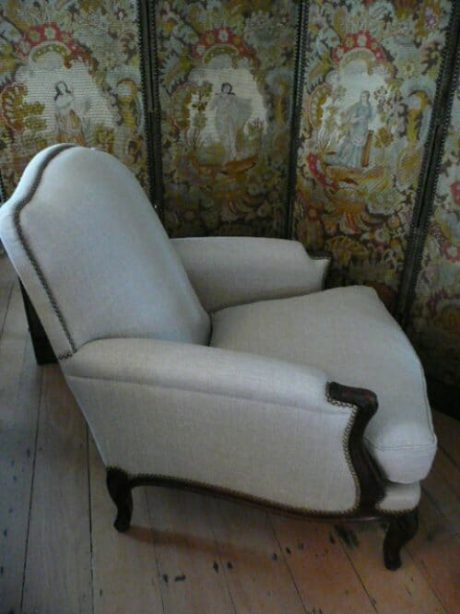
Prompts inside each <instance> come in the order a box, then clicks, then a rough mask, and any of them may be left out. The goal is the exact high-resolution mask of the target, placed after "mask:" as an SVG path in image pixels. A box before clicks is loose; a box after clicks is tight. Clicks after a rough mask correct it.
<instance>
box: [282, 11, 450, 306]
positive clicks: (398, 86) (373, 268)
mask: <svg viewBox="0 0 460 614" xmlns="http://www.w3.org/2000/svg"><path fill="white" fill-rule="evenodd" d="M451 10H452V3H451V2H449V1H448V0H417V1H416V2H408V1H406V0H395V1H394V2H387V1H384V0H376V1H369V0H367V1H364V0H333V1H331V2H321V1H320V0H312V1H311V2H310V9H309V23H308V34H307V43H306V69H305V81H304V93H303V109H302V123H301V129H300V142H299V149H298V173H297V188H296V200H295V204H294V215H293V219H294V235H295V237H296V238H298V239H299V240H301V241H302V242H303V243H304V244H305V245H306V247H307V248H308V249H310V250H326V251H329V252H331V253H332V256H333V266H332V271H331V283H332V284H333V285H343V284H350V283H364V284H369V285H373V286H374V287H375V288H376V290H377V291H378V292H379V294H380V296H381V298H382V299H383V300H384V301H385V303H386V304H387V305H388V306H389V307H390V308H392V307H393V306H394V302H395V298H396V295H397V291H398V287H399V283H400V278H401V273H402V268H403V264H404V257H405V251H406V246H407V238H408V231H409V228H410V223H411V218H412V214H413V210H414V203H415V199H416V194H417V187H418V182H419V174H420V167H421V163H422V158H423V154H424V145H425V143H426V140H427V137H428V134H429V129H430V122H431V115H432V106H433V101H434V98H435V92H436V82H437V79H438V75H439V72H440V67H441V64H442V57H443V50H444V47H445V43H446V33H447V29H448V23H449V17H450V12H451Z"/></svg>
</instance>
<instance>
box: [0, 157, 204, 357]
mask: <svg viewBox="0 0 460 614" xmlns="http://www.w3.org/2000/svg"><path fill="white" fill-rule="evenodd" d="M0 237H1V240H2V242H3V244H4V246H5V249H6V251H7V253H8V255H9V257H10V259H11V261H12V263H13V266H14V267H15V269H16V272H17V273H18V275H19V277H20V279H21V280H22V282H23V284H24V286H25V288H26V290H27V293H28V294H29V296H30V299H31V301H32V303H33V305H34V307H35V309H36V311H37V313H38V316H39V318H40V320H41V322H42V324H43V326H44V328H45V331H46V332H47V334H48V336H49V339H50V342H51V345H52V346H53V349H54V351H55V352H56V354H57V355H58V356H59V357H60V358H62V357H65V356H68V355H71V354H73V353H74V352H75V351H76V350H77V349H78V348H79V347H80V346H81V345H83V344H84V343H86V342H87V341H90V340H93V339H100V338H107V337H152V338H158V339H163V340H171V341H181V342H190V343H199V344H206V343H207V342H208V339H209V334H210V321H209V316H208V314H207V313H206V312H205V311H204V309H203V307H202V306H201V304H200V302H199V300H198V297H197V296H196V294H195V291H194V290H193V288H192V286H191V284H190V282H189V279H188V277H187V274H186V272H185V270H184V268H183V266H182V263H181V262H180V260H179V257H178V256H177V254H176V252H175V250H174V248H173V247H172V245H171V242H170V240H169V238H168V236H167V234H166V232H165V230H164V229H163V226H162V225H161V223H160V221H159V219H158V217H157V215H156V213H155V211H154V210H153V207H152V206H151V204H150V203H149V201H148V199H147V198H146V196H145V194H144V192H143V190H142V188H141V186H140V185H139V183H138V182H137V180H136V179H135V177H134V176H133V175H132V173H131V172H130V171H129V170H128V169H127V168H126V167H125V166H123V164H121V163H120V162H119V161H117V160H116V158H114V157H113V156H110V155H109V154H106V153H103V152H100V151H96V150H94V149H87V148H85V147H77V146H72V145H54V146H52V147H49V148H47V149H45V150H43V151H42V152H40V153H39V154H38V155H36V156H35V157H34V158H33V160H32V161H31V162H30V163H29V165H28V166H27V168H26V170H25V171H24V174H23V176H22V178H21V181H20V182H19V184H18V187H17V188H16V190H15V192H14V194H13V195H12V196H11V198H10V199H9V200H8V202H6V203H5V204H4V205H3V206H2V207H1V208H0Z"/></svg>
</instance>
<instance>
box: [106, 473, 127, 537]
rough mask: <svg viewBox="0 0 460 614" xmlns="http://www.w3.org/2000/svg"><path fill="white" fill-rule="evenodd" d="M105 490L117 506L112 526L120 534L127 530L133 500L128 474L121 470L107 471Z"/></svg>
mask: <svg viewBox="0 0 460 614" xmlns="http://www.w3.org/2000/svg"><path fill="white" fill-rule="evenodd" d="M107 488H108V491H109V494H110V496H111V497H112V501H113V502H114V503H115V505H116V506H117V517H116V519H115V522H114V523H113V526H114V527H115V528H116V530H117V531H120V533H124V532H125V531H127V530H128V529H129V525H130V524H131V515H132V513H133V498H132V496H131V483H130V480H129V477H128V474H127V473H126V472H125V471H123V470H122V469H107Z"/></svg>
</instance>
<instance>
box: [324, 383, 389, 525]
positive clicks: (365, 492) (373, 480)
mask: <svg viewBox="0 0 460 614" xmlns="http://www.w3.org/2000/svg"><path fill="white" fill-rule="evenodd" d="M327 396H328V398H329V400H330V402H331V403H334V404H337V405H343V406H350V407H355V408H356V410H357V412H356V415H355V419H354V421H353V423H352V426H351V429H350V431H349V436H348V452H349V455H350V459H351V462H352V465H353V468H354V470H355V473H356V476H357V479H358V482H359V488H360V501H359V510H360V512H362V513H375V506H376V504H377V503H378V502H379V501H380V500H381V499H383V497H384V494H385V488H384V481H383V478H382V476H381V474H380V471H379V470H378V468H377V466H376V464H375V462H374V461H373V459H372V457H371V455H370V454H369V452H368V450H367V448H366V446H365V444H364V431H365V430H366V427H367V425H368V424H369V421H370V420H371V418H372V417H373V416H374V414H375V413H376V411H377V409H378V400H377V395H376V394H375V393H374V392H372V391H371V390H367V389H365V388H354V387H351V386H344V385H342V384H338V383H337V382H329V383H328V386H327Z"/></svg>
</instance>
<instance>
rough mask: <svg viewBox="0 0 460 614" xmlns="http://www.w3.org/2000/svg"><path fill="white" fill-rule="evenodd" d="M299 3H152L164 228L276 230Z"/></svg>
mask: <svg viewBox="0 0 460 614" xmlns="http://www.w3.org/2000/svg"><path fill="white" fill-rule="evenodd" d="M297 14H298V7H297V2H295V1H293V0H279V1H277V2H272V1H271V0H239V1H237V2H236V1H232V2H230V1H226V2H222V1H221V0H204V1H202V2H186V1H185V0H180V1H179V0H173V1H168V2H166V1H163V0H160V1H159V2H157V3H156V28H157V37H158V58H157V61H158V73H159V75H158V78H159V94H160V106H161V116H162V122H161V132H162V136H161V138H162V141H161V148H162V153H161V157H162V165H163V177H164V188H165V194H164V212H165V225H166V228H167V229H168V231H169V232H170V234H171V235H172V236H190V235H209V234H212V235H256V236H282V235H283V230H284V216H285V213H286V204H287V177H288V164H289V146H290V138H291V131H290V120H291V101H292V87H293V77H294V69H295V40H296V26H297Z"/></svg>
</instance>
